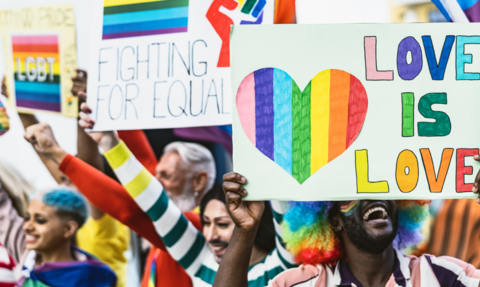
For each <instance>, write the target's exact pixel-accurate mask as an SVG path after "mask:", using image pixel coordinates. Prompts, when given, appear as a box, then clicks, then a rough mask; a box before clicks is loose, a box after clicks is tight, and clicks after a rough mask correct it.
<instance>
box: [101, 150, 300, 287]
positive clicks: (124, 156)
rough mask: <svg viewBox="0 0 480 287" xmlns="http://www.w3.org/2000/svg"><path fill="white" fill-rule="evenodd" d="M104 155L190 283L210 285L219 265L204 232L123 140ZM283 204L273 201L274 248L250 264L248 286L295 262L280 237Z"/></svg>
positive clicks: (261, 283) (264, 281) (264, 282)
mask: <svg viewBox="0 0 480 287" xmlns="http://www.w3.org/2000/svg"><path fill="white" fill-rule="evenodd" d="M105 157H106V158H107V160H108V162H109V163H110V166H111V167H112V168H113V170H114V171H115V174H116V175H117V177H118V179H119V180H120V182H121V183H122V185H123V186H124V187H125V189H126V190H127V192H128V193H129V194H130V196H132V198H133V199H134V200H135V202H136V203H137V204H138V205H139V206H140V208H141V209H142V210H143V211H145V212H146V213H147V214H148V216H149V217H150V218H151V219H152V221H153V222H154V226H155V229H156V231H157V233H158V234H159V235H160V236H161V237H162V239H163V241H164V243H165V245H166V246H167V250H168V251H169V253H170V255H171V256H172V257H173V258H174V259H175V260H176V261H178V262H179V263H180V265H181V266H182V267H183V268H184V269H185V270H186V272H187V273H188V275H189V276H190V277H191V278H192V281H193V285H194V286H196V287H203V286H205V287H207V286H212V284H213V280H214V278H215V274H216V273H217V270H218V267H219V265H218V263H217V262H216V261H215V258H214V255H213V253H212V251H211V250H210V248H209V247H208V244H207V242H206V240H205V237H204V236H203V234H202V233H201V232H199V231H198V230H197V229H196V228H195V227H194V226H193V225H192V223H191V222H190V221H188V219H187V218H186V217H185V216H183V214H182V212H181V211H180V209H178V207H176V206H175V204H173V202H172V201H170V200H169V198H168V196H167V194H166V193H165V191H164V190H163V187H162V185H161V184H160V182H158V180H157V179H156V178H155V177H153V176H152V175H151V174H150V173H149V172H148V171H147V169H145V168H144V167H143V166H142V164H141V163H140V162H139V161H138V160H137V159H136V158H135V156H134V155H133V154H132V153H131V152H130V150H129V149H128V148H127V146H126V145H125V144H124V143H123V141H122V142H120V143H119V144H118V145H117V146H116V147H114V148H113V149H111V150H109V151H108V152H106V153H105ZM285 204H286V203H285V202H278V201H272V209H273V213H274V225H275V232H276V239H275V240H276V248H275V249H274V250H272V251H271V252H270V253H269V254H268V255H267V256H266V257H265V258H264V259H263V260H262V261H260V262H258V263H256V264H254V265H252V266H250V267H249V272H248V283H249V284H248V285H249V286H250V287H253V286H266V285H267V284H268V281H269V280H270V279H273V278H274V277H275V276H276V275H277V274H279V273H281V272H282V271H283V270H286V269H288V268H292V267H295V266H296V265H295V261H294V260H293V256H292V255H291V254H290V253H289V252H288V251H287V250H286V249H285V245H284V243H283V241H282V238H281V237H280V234H282V227H281V226H280V224H281V222H282V220H283V214H284V211H285Z"/></svg>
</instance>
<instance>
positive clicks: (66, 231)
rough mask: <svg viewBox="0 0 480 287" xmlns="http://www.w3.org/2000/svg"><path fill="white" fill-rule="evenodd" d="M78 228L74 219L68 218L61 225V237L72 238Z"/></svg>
mask: <svg viewBox="0 0 480 287" xmlns="http://www.w3.org/2000/svg"><path fill="white" fill-rule="evenodd" d="M77 230H78V223H77V222H76V221H75V220H69V221H67V222H66V223H65V226H64V227H63V237H64V238H66V239H69V238H72V237H73V236H74V235H75V232H77Z"/></svg>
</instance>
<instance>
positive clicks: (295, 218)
mask: <svg viewBox="0 0 480 287" xmlns="http://www.w3.org/2000/svg"><path fill="white" fill-rule="evenodd" d="M396 202H397V207H398V230H397V236H396V237H395V240H394V241H393V247H394V248H396V249H404V248H406V247H409V246H411V245H414V244H417V243H418V242H420V240H421V239H422V238H423V236H422V234H421V232H420V230H421V228H422V226H423V222H424V221H425V219H426V218H427V215H428V203H429V202H430V201H425V200H397V201H396ZM289 205H290V207H289V209H288V210H287V212H286V213H285V215H284V222H283V224H282V225H283V227H284V230H283V238H284V241H285V243H286V244H287V249H288V250H289V251H290V253H292V254H293V255H294V256H295V260H296V261H297V263H298V264H313V265H315V264H322V263H324V264H335V263H336V262H337V261H338V260H339V259H340V258H341V257H342V247H341V244H340V239H339V238H338V237H337V236H336V235H335V232H334V230H333V229H332V227H331V226H330V223H329V213H330V211H331V209H332V207H333V206H334V202H332V201H311V202H302V201H291V202H289Z"/></svg>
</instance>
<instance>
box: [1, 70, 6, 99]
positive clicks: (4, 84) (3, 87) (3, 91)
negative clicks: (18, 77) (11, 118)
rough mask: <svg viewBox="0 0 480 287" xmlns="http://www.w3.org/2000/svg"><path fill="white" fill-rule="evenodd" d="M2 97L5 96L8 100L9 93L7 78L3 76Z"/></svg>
mask: <svg viewBox="0 0 480 287" xmlns="http://www.w3.org/2000/svg"><path fill="white" fill-rule="evenodd" d="M1 93H2V95H4V96H5V97H6V98H7V99H8V91H7V78H5V76H3V79H2V92H1Z"/></svg>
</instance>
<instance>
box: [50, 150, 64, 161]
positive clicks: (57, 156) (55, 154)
mask: <svg viewBox="0 0 480 287" xmlns="http://www.w3.org/2000/svg"><path fill="white" fill-rule="evenodd" d="M50 155H51V157H52V159H53V160H54V161H55V162H56V163H58V164H60V163H62V161H63V160H64V159H65V157H66V156H67V152H66V151H64V150H63V149H62V148H61V147H58V146H57V147H55V148H54V149H53V150H52V153H51V154H50Z"/></svg>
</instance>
